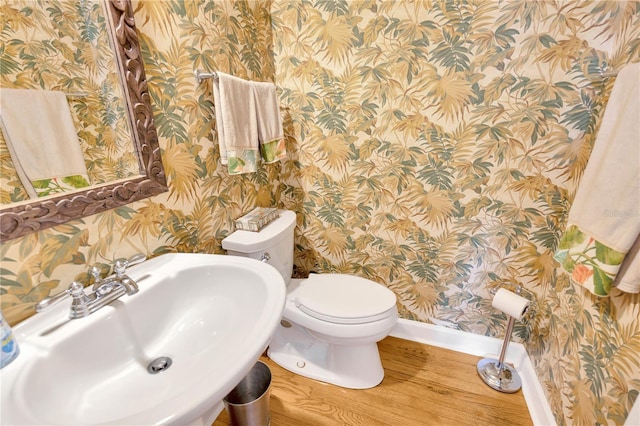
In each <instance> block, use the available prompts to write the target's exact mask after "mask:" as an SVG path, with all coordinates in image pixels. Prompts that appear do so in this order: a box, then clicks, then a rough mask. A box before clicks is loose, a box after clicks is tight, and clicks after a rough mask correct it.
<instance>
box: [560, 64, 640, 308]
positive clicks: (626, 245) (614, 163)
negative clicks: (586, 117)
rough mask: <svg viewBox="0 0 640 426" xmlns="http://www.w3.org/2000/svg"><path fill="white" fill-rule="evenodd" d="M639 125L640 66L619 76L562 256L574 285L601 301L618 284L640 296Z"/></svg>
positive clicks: (562, 245) (575, 203)
mask: <svg viewBox="0 0 640 426" xmlns="http://www.w3.org/2000/svg"><path fill="white" fill-rule="evenodd" d="M638 123H640V63H636V64H632V65H627V66H626V67H625V68H623V69H622V70H621V71H620V73H619V74H618V78H617V79H616V82H615V84H614V88H613V90H612V92H611V96H610V98H609V102H608V104H607V107H606V110H605V113H604V116H603V118H602V124H601V126H600V130H599V132H598V135H597V137H596V141H595V143H594V147H593V151H592V153H591V157H590V158H589V163H588V164H587V167H586V169H585V172H584V176H583V177H582V180H581V182H580V186H579V187H578V191H577V192H576V196H575V199H574V201H573V205H572V206H571V210H570V212H569V218H568V228H567V231H566V233H565V234H564V235H563V237H562V239H561V241H560V249H559V251H558V252H557V253H556V259H558V260H559V261H561V262H562V264H563V266H564V268H565V269H566V270H567V271H568V272H570V273H571V277H572V279H573V281H574V282H577V283H579V284H581V285H583V286H585V287H586V288H587V289H589V290H590V291H591V292H593V293H594V294H596V295H599V296H607V295H608V294H609V291H610V289H611V287H612V286H613V285H614V280H615V284H616V285H617V286H618V288H619V289H620V290H622V291H626V292H631V293H638V292H640V263H639V262H640V256H638V255H637V250H636V252H635V253H634V252H633V251H632V250H631V249H632V246H633V243H634V242H635V241H636V240H637V239H638V236H639V235H640V132H639V130H638V129H639V128H638ZM627 254H629V256H627ZM625 258H627V259H625ZM623 261H624V264H625V267H624V268H623V269H620V268H621V266H622V264H623ZM619 272H623V273H624V276H622V275H621V276H620V277H617V275H618V273H619Z"/></svg>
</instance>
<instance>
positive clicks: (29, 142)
mask: <svg viewBox="0 0 640 426" xmlns="http://www.w3.org/2000/svg"><path fill="white" fill-rule="evenodd" d="M0 119H1V121H2V130H3V132H4V137H5V142H6V143H7V147H8V149H9V153H10V155H11V159H12V160H13V163H14V166H15V168H16V172H17V174H18V177H19V178H20V180H21V181H22V184H23V186H24V187H25V190H26V191H27V193H28V194H29V196H30V197H31V198H37V197H38V196H41V195H48V192H46V193H41V192H40V191H39V189H42V186H43V182H44V185H46V183H47V182H48V181H51V180H61V181H62V180H68V181H69V182H67V183H69V184H70V186H71V187H72V188H73V189H75V188H80V187H84V186H88V185H89V183H88V177H87V176H88V174H87V168H86V165H85V162H84V157H83V154H82V148H81V146H80V141H79V139H78V133H77V131H76V128H75V125H74V124H73V119H72V118H71V112H70V111H69V104H68V102H67V97H66V95H65V94H64V93H62V92H59V91H47V90H27V89H4V88H3V89H0Z"/></svg>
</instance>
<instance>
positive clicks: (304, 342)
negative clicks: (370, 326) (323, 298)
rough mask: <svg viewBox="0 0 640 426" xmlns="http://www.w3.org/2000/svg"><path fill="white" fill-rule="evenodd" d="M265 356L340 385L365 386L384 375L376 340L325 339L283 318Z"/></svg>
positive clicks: (354, 387) (318, 378) (352, 387)
mask: <svg viewBox="0 0 640 426" xmlns="http://www.w3.org/2000/svg"><path fill="white" fill-rule="evenodd" d="M267 355H268V356H269V358H271V359H272V360H273V361H274V362H275V363H276V364H278V365H280V366H281V367H283V368H285V369H287V370H289V371H291V372H293V373H296V374H300V375H301V376H304V377H308V378H310V379H314V380H319V381H321V382H326V383H331V384H334V385H337V386H341V387H344V388H350V389H368V388H372V387H374V386H377V385H378V384H380V382H382V379H383V378H384V370H383V368H382V363H381V362H380V353H379V352H378V345H377V343H376V342H364V343H356V344H351V343H350V344H345V345H340V344H335V343H329V342H325V341H322V340H319V339H318V338H316V337H314V336H312V335H311V334H310V333H309V332H308V331H307V330H306V329H304V328H303V327H301V326H299V325H298V324H295V323H291V322H289V321H287V320H286V319H283V320H282V322H281V324H280V325H279V326H278V328H277V330H276V332H275V335H274V337H273V339H272V340H271V343H270V344H269V349H268V351H267Z"/></svg>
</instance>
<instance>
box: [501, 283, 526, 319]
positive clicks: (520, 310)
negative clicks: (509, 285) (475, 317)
mask: <svg viewBox="0 0 640 426" xmlns="http://www.w3.org/2000/svg"><path fill="white" fill-rule="evenodd" d="M530 303H531V302H530V301H529V300H528V299H525V298H524V297H522V296H518V295H517V294H515V293H512V292H510V291H509V290H507V289H505V288H500V289H498V291H497V292H496V295H495V297H494V298H493V302H492V303H491V305H492V306H493V307H494V308H496V309H498V310H500V311H502V312H504V313H505V314H507V315H510V316H512V317H514V318H515V319H517V320H519V319H520V318H522V316H523V315H524V313H525V312H527V308H528V307H529V304H530Z"/></svg>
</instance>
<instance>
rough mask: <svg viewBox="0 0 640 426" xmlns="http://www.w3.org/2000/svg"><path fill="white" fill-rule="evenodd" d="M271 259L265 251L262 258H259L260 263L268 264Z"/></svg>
mask: <svg viewBox="0 0 640 426" xmlns="http://www.w3.org/2000/svg"><path fill="white" fill-rule="evenodd" d="M270 259H271V255H270V254H269V252H268V251H265V252H264V253H262V256H260V262H265V263H266V262H268V261H269V260H270Z"/></svg>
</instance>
